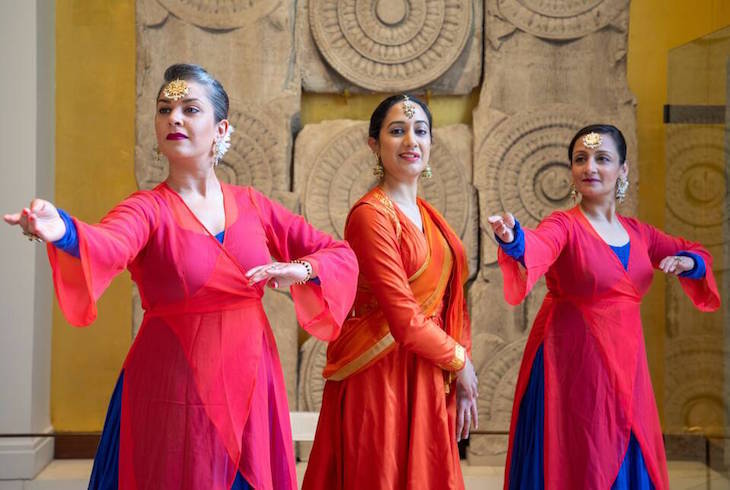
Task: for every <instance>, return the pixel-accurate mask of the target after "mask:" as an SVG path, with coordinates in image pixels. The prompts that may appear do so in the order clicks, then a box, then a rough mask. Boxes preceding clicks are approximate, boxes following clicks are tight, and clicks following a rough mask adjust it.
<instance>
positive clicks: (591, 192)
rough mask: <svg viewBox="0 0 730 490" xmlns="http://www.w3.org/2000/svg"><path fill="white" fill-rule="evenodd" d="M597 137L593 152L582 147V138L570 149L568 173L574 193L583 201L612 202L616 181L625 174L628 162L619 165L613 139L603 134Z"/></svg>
mask: <svg viewBox="0 0 730 490" xmlns="http://www.w3.org/2000/svg"><path fill="white" fill-rule="evenodd" d="M600 137H601V141H600V144H599V145H597V146H596V147H595V148H591V147H589V146H586V143H585V141H584V138H583V137H582V136H581V137H580V138H578V140H577V141H576V142H575V146H574V147H573V161H572V162H571V168H570V169H571V173H572V175H573V184H574V185H575V189H576V190H577V191H578V192H580V193H581V195H582V196H583V197H582V199H583V200H591V201H596V200H598V201H600V200H602V199H608V200H614V199H615V198H616V181H617V180H618V178H619V177H624V178H625V177H627V176H628V173H629V168H628V162H624V163H623V164H622V163H621V161H620V159H619V154H618V149H617V148H616V142H615V141H614V140H613V138H612V137H611V136H610V135H607V134H601V135H600ZM591 146H594V145H591Z"/></svg>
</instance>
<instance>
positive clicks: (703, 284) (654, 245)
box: [634, 220, 720, 311]
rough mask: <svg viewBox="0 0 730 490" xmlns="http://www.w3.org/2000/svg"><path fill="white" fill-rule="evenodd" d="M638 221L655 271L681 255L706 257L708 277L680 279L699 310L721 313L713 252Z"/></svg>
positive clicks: (706, 273) (685, 291)
mask: <svg viewBox="0 0 730 490" xmlns="http://www.w3.org/2000/svg"><path fill="white" fill-rule="evenodd" d="M634 222H635V223H638V226H640V228H641V230H642V235H643V236H644V239H645V240H646V243H647V245H648V252H649V258H650V259H651V263H652V265H653V266H654V268H657V267H658V266H659V263H660V262H661V261H662V259H664V258H665V257H667V256H670V255H677V254H679V253H680V252H690V253H692V254H694V255H697V256H699V257H700V258H702V260H703V261H704V263H705V276H704V277H703V278H697V279H693V278H691V277H681V276H680V277H678V279H679V284H680V285H681V286H682V289H683V290H684V293H685V294H686V295H687V296H688V297H689V298H690V300H692V303H694V305H695V306H696V307H697V309H699V310H701V311H715V310H717V309H718V308H719V307H720V293H719V291H718V289H717V283H716V282H715V275H714V274H713V272H712V255H711V254H710V252H708V251H707V249H705V248H704V247H703V246H702V245H700V244H699V243H696V242H691V241H689V240H685V239H684V238H680V237H675V236H671V235H668V234H666V233H664V232H662V231H660V230H658V229H656V228H655V227H653V226H651V225H649V224H646V223H640V222H639V221H638V220H634Z"/></svg>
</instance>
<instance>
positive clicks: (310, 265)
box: [291, 259, 314, 284]
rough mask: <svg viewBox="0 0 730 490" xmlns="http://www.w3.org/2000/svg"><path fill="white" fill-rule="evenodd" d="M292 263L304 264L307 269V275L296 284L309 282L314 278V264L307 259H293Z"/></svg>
mask: <svg viewBox="0 0 730 490" xmlns="http://www.w3.org/2000/svg"><path fill="white" fill-rule="evenodd" d="M291 263H292V264H301V265H303V266H304V268H305V269H307V277H305V278H304V279H302V280H301V281H297V282H295V283H294V284H306V283H307V282H309V280H310V279H311V278H312V273H313V272H314V271H313V270H312V264H310V263H309V262H307V261H306V260H299V259H296V260H292V261H291Z"/></svg>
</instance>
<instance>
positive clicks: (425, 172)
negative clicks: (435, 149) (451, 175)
mask: <svg viewBox="0 0 730 490" xmlns="http://www.w3.org/2000/svg"><path fill="white" fill-rule="evenodd" d="M421 177H423V178H424V179H430V178H431V177H433V171H431V165H429V164H426V168H424V169H423V172H421Z"/></svg>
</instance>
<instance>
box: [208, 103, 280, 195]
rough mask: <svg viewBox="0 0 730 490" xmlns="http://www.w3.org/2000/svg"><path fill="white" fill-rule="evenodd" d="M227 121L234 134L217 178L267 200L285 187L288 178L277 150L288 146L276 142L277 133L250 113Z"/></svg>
mask: <svg viewBox="0 0 730 490" xmlns="http://www.w3.org/2000/svg"><path fill="white" fill-rule="evenodd" d="M259 113H260V112H259ZM229 121H230V122H231V124H232V125H233V127H234V129H235V130H234V133H233V134H232V135H231V147H230V149H229V150H228V152H227V153H226V154H225V156H224V157H223V159H222V160H221V161H220V162H219V164H218V166H217V167H216V169H215V173H216V175H217V176H218V178H219V179H220V180H222V181H223V182H227V183H229V184H237V185H250V186H253V187H255V188H256V189H258V190H260V191H261V192H263V193H264V194H266V195H267V196H270V195H271V193H272V191H273V190H275V189H279V188H283V187H285V186H286V183H287V181H288V176H286V175H284V165H282V163H281V162H282V158H284V156H283V152H282V151H281V149H282V148H286V147H288V146H289V144H288V142H283V141H280V135H281V132H280V131H276V130H275V129H274V128H273V127H272V126H273V123H272V122H271V121H269V120H268V119H265V118H263V117H260V116H259V115H257V114H256V113H254V112H246V113H241V112H234V113H232V114H231V115H230V117H229ZM279 190H280V189H279Z"/></svg>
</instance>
